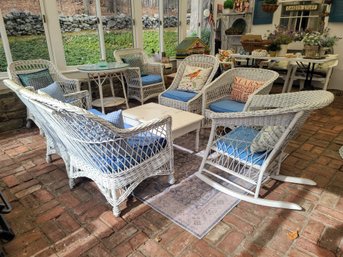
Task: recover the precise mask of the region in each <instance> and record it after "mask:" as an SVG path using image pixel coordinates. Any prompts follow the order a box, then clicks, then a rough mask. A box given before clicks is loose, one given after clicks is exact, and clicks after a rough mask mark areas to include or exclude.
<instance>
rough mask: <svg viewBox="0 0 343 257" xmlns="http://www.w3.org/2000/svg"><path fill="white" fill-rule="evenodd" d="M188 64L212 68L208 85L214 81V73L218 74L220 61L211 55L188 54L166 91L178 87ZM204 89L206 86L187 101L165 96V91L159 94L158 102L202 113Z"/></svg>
mask: <svg viewBox="0 0 343 257" xmlns="http://www.w3.org/2000/svg"><path fill="white" fill-rule="evenodd" d="M186 65H191V66H195V67H201V68H209V67H211V68H212V71H211V73H210V75H209V76H208V79H207V81H206V83H205V86H206V85H207V84H209V83H210V82H211V81H212V79H213V77H214V75H215V74H216V72H217V69H218V66H219V62H218V59H217V58H216V57H214V56H211V55H203V54H194V55H190V56H187V57H186V58H185V59H184V60H183V61H182V62H181V63H180V65H179V67H178V69H177V73H176V75H175V78H174V80H173V83H172V84H171V85H170V87H169V88H168V89H167V90H166V91H165V92H167V91H171V90H177V87H178V86H179V83H180V81H181V79H182V76H183V73H184V70H185V68H186ZM203 90H204V88H203V89H202V90H201V91H200V92H199V93H198V94H197V95H196V96H195V97H193V98H192V99H190V100H189V101H187V102H183V101H179V100H175V99H171V98H167V97H164V96H163V93H164V92H163V93H162V94H160V95H159V97H158V102H159V104H161V105H165V106H169V107H173V108H176V109H180V110H184V111H188V112H193V113H198V114H202V99H203V97H202V95H203Z"/></svg>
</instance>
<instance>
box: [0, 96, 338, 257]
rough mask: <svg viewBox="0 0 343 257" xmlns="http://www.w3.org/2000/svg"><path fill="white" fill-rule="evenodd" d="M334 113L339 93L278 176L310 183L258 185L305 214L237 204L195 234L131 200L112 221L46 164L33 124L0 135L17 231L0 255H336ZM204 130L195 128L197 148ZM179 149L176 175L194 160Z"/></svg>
mask: <svg viewBox="0 0 343 257" xmlns="http://www.w3.org/2000/svg"><path fill="white" fill-rule="evenodd" d="M342 110H343V96H336V99H335V102H334V103H333V104H332V105H331V106H329V107H327V108H325V109H323V110H319V111H316V112H314V113H313V114H312V115H311V117H310V119H309V120H308V121H307V122H306V124H305V126H304V127H303V128H302V129H301V131H300V133H299V134H298V135H297V137H296V138H295V139H294V140H293V141H292V142H291V143H290V144H289V146H288V152H289V153H290V155H289V156H288V158H287V159H286V160H285V161H284V162H283V165H282V169H281V171H282V173H283V174H291V175H295V176H303V177H307V178H311V179H313V180H315V181H316V182H317V183H318V186H317V187H309V186H297V185H292V184H290V183H277V184H276V183H275V182H274V181H271V182H270V183H269V184H268V185H267V187H269V188H272V190H270V191H269V193H267V195H266V198H268V199H283V200H288V201H292V202H296V203H298V204H300V205H301V206H303V207H304V208H305V210H304V211H302V212H297V211H289V210H283V209H273V208H267V207H261V206H257V205H253V204H249V203H245V202H241V203H240V204H239V205H238V206H237V207H236V208H234V210H233V211H231V212H230V213H229V214H228V215H226V216H225V218H224V219H223V220H222V221H221V222H220V223H219V224H218V225H217V226H216V227H215V228H214V229H212V230H211V231H210V233H209V234H208V235H207V236H206V237H205V238H204V239H202V240H198V239H197V238H195V237H194V236H192V235H191V234H190V233H188V232H186V231H184V230H183V229H181V228H180V227H179V226H177V225H175V224H173V223H172V222H171V221H169V220H168V219H167V218H165V217H164V216H162V215H160V214H159V213H157V212H156V211H154V210H153V209H151V208H150V207H148V206H146V205H144V204H142V203H141V202H139V201H137V200H135V199H131V200H130V201H129V202H128V203H127V208H125V209H124V210H123V212H122V216H121V217H120V218H115V217H114V216H113V215H112V212H111V207H110V205H109V204H107V202H106V200H105V199H104V197H103V196H102V195H101V194H100V192H99V191H98V190H97V188H96V187H95V185H94V183H92V182H91V181H90V180H86V179H83V180H81V181H80V182H79V183H78V184H77V185H76V187H75V188H74V189H73V190H70V189H69V186H68V179H67V176H66V172H65V167H64V164H63V162H62V160H61V159H60V158H58V157H57V156H54V159H53V162H52V163H51V164H47V163H46V162H45V140H44V138H43V137H41V136H40V135H39V131H38V129H21V130H18V131H12V132H8V133H3V134H0V161H1V165H0V178H1V180H0V190H1V191H2V192H3V193H4V194H5V196H6V197H7V199H8V200H9V201H10V203H11V205H12V207H13V210H12V212H11V213H10V214H7V215H5V216H4V217H5V218H6V220H7V221H8V222H9V223H10V225H11V226H12V228H13V230H14V232H15V233H16V237H15V239H14V240H13V241H11V242H8V243H4V244H3V248H4V251H5V253H6V254H7V256H89V257H91V256H118V257H119V256H131V257H133V256H135V257H138V256H156V257H162V256H185V257H199V256H203V257H208V256H215V257H219V256H242V257H243V256H245V257H248V256H296V257H305V256H343V160H342V159H341V157H340V156H339V153H338V149H339V148H340V146H341V145H342V144H343V112H342ZM208 134H209V130H203V131H202V132H201V138H200V141H201V146H200V149H203V148H204V147H205V145H206V143H207V139H208ZM191 140H194V136H193V135H191V136H184V137H182V138H179V139H178V140H177V141H176V143H177V144H180V145H182V146H189V145H193V144H194V142H193V141H191ZM187 154H189V153H185V152H182V151H180V150H177V149H176V150H175V172H178V169H195V170H197V169H198V167H199V165H200V162H199V163H187V162H179V163H178V158H179V159H180V158H181V157H182V156H184V155H187ZM181 159H182V158H181ZM266 189H267V188H266ZM266 192H267V190H265V191H264V192H262V193H266ZM123 207H125V206H123ZM296 231H298V233H299V237H298V238H296V239H294V240H292V239H290V236H289V232H295V234H296Z"/></svg>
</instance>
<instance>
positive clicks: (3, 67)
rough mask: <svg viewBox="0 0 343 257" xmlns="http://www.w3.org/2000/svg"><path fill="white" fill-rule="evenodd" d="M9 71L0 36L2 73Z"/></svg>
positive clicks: (0, 69) (0, 66)
mask: <svg viewBox="0 0 343 257" xmlns="http://www.w3.org/2000/svg"><path fill="white" fill-rule="evenodd" d="M6 69H7V61H6V56H5V50H4V48H3V45H2V39H1V35H0V72H3V71H6Z"/></svg>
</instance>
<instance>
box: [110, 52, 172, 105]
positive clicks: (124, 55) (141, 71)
mask: <svg viewBox="0 0 343 257" xmlns="http://www.w3.org/2000/svg"><path fill="white" fill-rule="evenodd" d="M113 55H114V58H115V60H116V61H117V62H120V63H123V62H127V63H128V64H130V68H128V69H127V70H126V71H125V72H124V75H125V80H126V83H127V91H128V97H129V98H132V99H136V100H138V101H140V102H141V104H143V103H144V102H145V101H146V100H148V99H150V98H153V97H157V96H158V95H159V94H160V93H161V92H163V91H164V90H165V89H166V88H165V85H164V77H163V65H162V64H160V63H152V62H150V61H149V58H148V56H147V55H146V54H145V53H144V51H143V50H142V49H140V48H128V49H121V50H116V51H114V52H113ZM148 77H152V78H154V79H153V80H151V81H150V82H148V81H145V80H146V78H148ZM143 80H144V81H143Z"/></svg>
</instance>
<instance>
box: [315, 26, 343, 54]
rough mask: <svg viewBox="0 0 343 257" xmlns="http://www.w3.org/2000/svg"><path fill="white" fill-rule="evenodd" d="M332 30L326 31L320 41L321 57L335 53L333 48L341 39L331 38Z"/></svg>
mask: <svg viewBox="0 0 343 257" xmlns="http://www.w3.org/2000/svg"><path fill="white" fill-rule="evenodd" d="M329 32H330V30H329V29H328V28H327V29H325V30H324V32H323V34H322V36H321V39H320V56H323V55H325V54H326V53H327V52H330V51H331V52H333V51H332V48H333V46H334V45H335V44H336V43H337V42H338V40H340V39H341V38H340V37H337V36H330V35H329Z"/></svg>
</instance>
